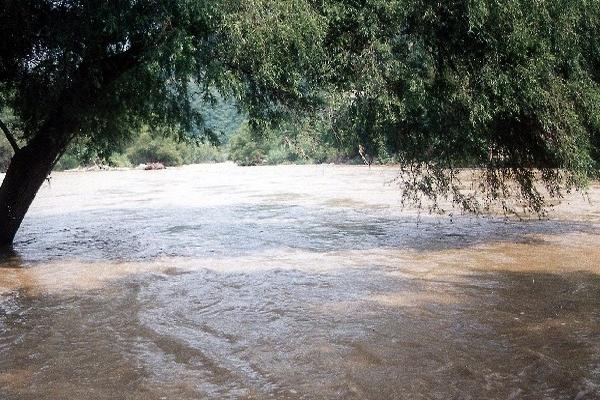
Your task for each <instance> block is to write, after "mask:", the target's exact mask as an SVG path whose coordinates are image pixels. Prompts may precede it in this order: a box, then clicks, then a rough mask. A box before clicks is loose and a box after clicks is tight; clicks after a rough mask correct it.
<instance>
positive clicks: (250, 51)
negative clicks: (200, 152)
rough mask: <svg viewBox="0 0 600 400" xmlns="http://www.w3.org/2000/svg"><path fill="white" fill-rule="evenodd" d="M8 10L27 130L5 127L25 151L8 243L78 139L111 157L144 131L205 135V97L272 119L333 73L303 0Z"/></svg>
mask: <svg viewBox="0 0 600 400" xmlns="http://www.w3.org/2000/svg"><path fill="white" fill-rule="evenodd" d="M1 4H2V8H1V10H0V37H2V38H3V40H2V42H1V43H0V109H2V110H4V109H10V110H11V112H12V113H14V115H15V117H16V122H15V123H13V124H11V126H10V127H9V126H8V125H7V124H6V123H4V122H2V123H0V128H1V129H2V131H3V132H4V134H5V135H6V137H7V138H8V140H9V142H10V144H11V146H12V148H13V150H14V156H13V157H12V160H11V162H10V165H9V167H8V170H7V172H6V176H5V178H4V181H3V182H2V186H1V187H0V227H1V231H0V245H10V244H11V243H12V241H13V239H14V236H15V234H16V232H17V230H18V228H19V226H20V224H21V222H22V220H23V218H24V216H25V214H26V212H27V210H28V208H29V206H30V204H31V202H32V201H33V199H34V197H35V195H36V193H37V191H38V189H39V187H40V186H41V184H42V183H43V181H44V179H45V178H46V176H47V175H48V173H49V172H50V171H51V169H52V167H53V165H54V164H55V163H56V161H57V160H58V159H59V157H60V156H61V154H62V153H63V152H64V151H65V149H66V147H67V145H68V144H69V143H70V142H71V141H72V140H73V139H74V138H80V137H82V136H86V137H87V139H89V140H88V142H89V143H91V145H94V146H98V147H99V148H103V149H108V148H110V147H111V144H114V143H118V142H119V141H120V140H122V139H123V138H124V137H126V136H127V134H128V133H129V132H131V131H132V130H135V129H137V128H139V126H140V125H141V124H142V123H146V124H150V125H152V126H156V125H161V126H170V127H173V126H180V127H182V128H185V130H188V131H190V130H194V126H201V125H202V114H201V112H199V111H198V110H196V109H194V107H192V103H193V99H194V98H196V99H197V98H198V96H201V97H203V98H204V99H205V100H207V101H209V100H210V98H211V96H213V95H214V91H215V90H216V91H218V92H220V93H222V94H223V95H224V97H233V98H236V100H237V102H238V103H239V104H240V105H242V106H244V107H246V108H247V109H248V111H249V112H250V117H251V120H252V121H259V120H263V119H268V118H269V117H271V116H273V117H274V116H276V115H277V113H278V110H279V109H280V107H283V106H284V105H290V104H298V105H302V104H308V103H309V102H310V101H309V100H310V98H311V87H312V85H311V83H312V82H313V81H315V79H318V78H319V76H320V75H321V74H320V73H319V71H317V68H318V66H319V63H318V62H313V61H316V60H318V59H319V58H320V52H321V50H322V49H321V48H320V47H319V43H320V40H319V38H320V37H321V36H323V32H324V26H325V25H324V22H323V18H322V16H320V15H319V14H318V13H317V12H315V9H314V8H313V7H311V5H310V4H309V3H308V2H306V1H302V0H276V1H275V0H250V1H246V0H222V1H217V0H206V1H197V0H145V1H134V0H129V1H127V0H114V1H108V0H106V1H96V0H2V3H1ZM192 90H193V91H195V93H192ZM196 130H198V129H196ZM206 134H207V135H210V131H209V130H207V131H206ZM209 138H210V137H209Z"/></svg>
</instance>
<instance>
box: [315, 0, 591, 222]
mask: <svg viewBox="0 0 600 400" xmlns="http://www.w3.org/2000/svg"><path fill="white" fill-rule="evenodd" d="M327 4H328V5H327V6H326V7H325V8H324V13H325V15H327V17H326V18H327V20H328V21H335V23H334V25H333V26H330V27H329V29H328V34H327V36H326V39H325V42H326V46H328V48H329V49H332V50H330V51H328V54H335V57H336V60H335V62H333V63H331V65H334V66H335V68H336V70H335V72H334V77H333V79H334V80H337V81H338V82H340V83H341V84H342V85H343V87H345V88H346V91H347V93H351V94H352V96H346V99H347V101H346V102H342V103H343V104H342V105H341V106H338V108H337V110H338V112H337V119H338V121H339V123H338V125H339V129H340V130H342V131H345V132H346V134H345V135H341V137H342V140H343V141H344V140H345V141H349V142H353V143H354V146H356V145H358V144H362V145H364V146H365V147H366V148H367V150H369V151H371V152H372V153H377V152H385V153H387V154H393V155H395V156H396V157H398V158H399V160H400V161H401V162H402V164H403V165H404V166H405V167H406V168H405V174H404V175H403V176H402V177H401V179H399V181H398V182H399V183H400V185H401V186H402V188H403V189H404V190H403V193H404V195H405V196H407V197H408V199H409V200H416V201H419V195H420V194H425V195H427V196H428V197H430V198H431V199H432V200H434V202H433V204H434V206H435V205H436V204H437V200H438V198H439V197H449V198H450V200H452V201H453V202H455V203H458V204H459V205H460V206H461V207H464V208H467V209H470V210H481V209H482V208H485V207H487V206H489V205H490V204H492V203H497V202H499V203H501V205H502V206H504V208H505V209H506V211H514V210H515V206H516V205H523V206H524V207H525V208H526V209H527V210H528V211H533V212H537V213H543V211H544V209H545V204H546V203H545V201H546V199H547V198H548V197H560V196H561V195H562V193H563V192H564V190H570V189H571V188H583V187H585V186H586V184H587V182H588V181H589V180H590V179H591V178H594V177H597V176H598V166H599V164H600V151H599V150H600V73H599V71H600V36H599V35H598V32H599V31H600V7H599V6H600V2H599V1H597V0H590V1H572V0H545V1H536V0H514V1H508V2H506V1H490V0H447V1H438V0H361V1H355V0H348V1H338V2H329V3H327ZM336 77H337V79H335V78H336ZM461 166H471V167H480V168H481V169H482V175H481V179H480V180H479V181H478V184H477V185H476V186H474V189H473V190H472V191H465V190H464V189H462V188H461V185H460V181H459V179H458V176H459V174H458V171H457V167H461ZM511 200H512V204H511Z"/></svg>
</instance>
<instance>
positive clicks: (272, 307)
mask: <svg viewBox="0 0 600 400" xmlns="http://www.w3.org/2000/svg"><path fill="white" fill-rule="evenodd" d="M395 173H396V172H395V170H394V169H393V168H371V169H368V168H366V167H339V166H280V167H256V168H238V167H235V166H232V165H227V164H226V165H208V166H190V167H184V168H172V169H168V170H165V171H106V172H87V173H75V172H64V173H55V174H54V179H53V180H52V185H51V187H50V186H48V185H47V184H46V185H45V186H44V187H43V189H42V190H41V192H40V194H39V196H38V198H37V199H36V201H35V203H34V205H33V206H32V208H31V210H30V213H29V215H28V217H27V218H26V220H25V222H24V224H23V226H22V229H21V231H20V233H19V235H18V238H17V242H16V246H15V253H14V254H11V255H9V256H5V257H4V258H3V259H2V261H0V398H1V399H7V400H8V399H36V400H37V399H85V400H90V399H144V400H149V399H200V398H223V399H263V398H285V399H314V398H323V399H326V398H327V399H329V398H331V399H336V398H337V399H511V398H514V399H597V398H600V188H599V187H598V186H594V187H592V189H591V191H590V196H589V198H590V200H591V203H590V202H588V201H587V200H586V199H584V198H583V197H581V196H580V195H573V196H570V197H568V198H567V199H565V201H564V202H563V203H562V204H561V205H560V206H559V207H558V209H557V210H556V212H554V213H553V215H552V218H551V219H550V220H545V221H539V220H537V219H533V220H530V221H523V222H515V221H512V222H506V221H504V220H503V219H501V218H472V217H466V216H456V215H455V216H454V217H453V218H450V217H431V216H426V215H422V216H421V217H419V216H418V215H417V213H416V212H414V211H413V210H402V208H401V206H400V194H399V192H398V189H397V188H396V187H395V186H394V185H392V184H389V182H390V181H391V180H392V179H393V177H394V176H395Z"/></svg>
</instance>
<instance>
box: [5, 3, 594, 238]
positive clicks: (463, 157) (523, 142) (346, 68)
mask: <svg viewBox="0 0 600 400" xmlns="http://www.w3.org/2000/svg"><path fill="white" fill-rule="evenodd" d="M1 4H2V9H1V12H0V36H1V37H2V38H3V41H2V42H0V108H1V109H2V112H3V114H2V115H5V114H6V113H7V112H8V113H9V114H10V115H11V119H10V121H8V122H7V121H4V122H3V123H2V126H0V128H2V130H3V131H4V132H5V134H6V136H7V138H8V139H9V141H10V143H11V146H12V147H13V149H14V150H15V156H14V157H13V160H12V162H11V165H10V166H9V169H8V172H7V175H6V178H5V179H4V182H3V185H2V188H0V209H1V210H0V220H1V221H0V222H2V223H3V224H4V227H3V229H4V230H5V231H6V232H8V233H6V234H3V235H2V237H0V239H1V240H0V241H2V242H10V241H12V238H13V237H14V232H16V229H18V226H19V224H20V220H21V219H22V217H23V215H24V214H25V212H26V211H27V208H28V207H29V204H30V202H31V200H32V199H33V196H35V193H36V192H37V189H38V188H39V185H41V182H43V179H44V178H45V176H46V174H47V173H48V172H49V171H50V169H51V168H52V165H53V164H54V163H55V162H56V160H57V159H58V158H59V157H60V155H61V154H62V152H63V151H64V150H65V148H66V146H67V145H68V144H69V143H70V142H71V141H72V140H73V139H74V138H82V137H83V138H86V143H89V144H90V145H91V146H97V147H98V148H101V149H102V148H110V147H111V146H114V145H115V144H118V143H120V142H122V141H123V140H125V138H126V137H127V136H128V134H129V133H130V132H132V130H135V129H139V127H140V126H141V125H142V124H146V125H150V126H156V125H160V126H161V127H170V128H172V131H173V132H174V133H176V132H181V131H191V130H194V131H196V132H200V134H201V135H204V136H205V137H206V138H207V139H210V138H211V137H212V134H211V130H210V129H205V124H203V113H202V109H199V108H198V107H196V106H195V105H197V104H198V102H199V99H200V100H201V102H210V101H212V100H213V98H214V97H215V93H218V94H219V96H222V97H223V98H226V99H232V100H234V101H235V103H236V104H237V105H238V106H239V107H240V108H242V109H243V110H244V112H246V113H248V116H249V118H250V122H251V124H250V125H251V126H252V127H253V128H254V130H255V131H260V130H261V128H264V126H265V122H268V121H274V120H278V119H279V120H280V119H284V118H288V119H289V118H300V117H302V118H309V119H310V118H311V116H314V115H318V116H319V121H322V120H323V119H327V120H328V121H329V123H328V124H326V126H329V127H330V128H331V132H329V133H330V134H331V133H333V134H334V136H335V137H336V140H338V141H339V142H341V143H347V144H349V145H358V144H360V145H363V146H364V147H365V148H366V149H367V151H368V152H370V153H372V154H374V153H384V152H385V153H387V154H392V155H394V156H395V157H396V158H397V159H398V160H400V161H401V162H402V165H404V166H406V167H407V168H406V169H405V171H406V172H407V173H408V174H407V175H405V176H403V177H402V179H401V180H400V181H399V182H401V184H402V186H403V188H404V189H405V191H404V193H405V194H406V196H408V198H412V199H417V197H418V196H417V195H418V194H419V193H424V194H426V195H428V196H430V197H432V198H433V199H434V200H436V199H437V198H438V197H439V196H442V197H444V196H449V197H450V198H451V200H452V201H454V202H455V203H458V204H460V205H461V206H463V207H465V208H469V209H480V208H481V206H482V204H481V203H480V200H479V199H480V198H481V197H479V196H477V195H475V193H476V192H482V193H483V197H482V198H483V199H488V200H489V201H492V202H493V201H504V200H503V199H506V198H517V199H519V201H521V200H522V201H524V204H525V205H526V206H527V207H529V208H530V209H532V210H534V211H538V212H539V211H540V210H542V209H543V206H544V197H543V196H542V191H543V190H545V192H546V193H547V194H549V195H550V196H559V195H560V194H561V190H564V189H567V190H568V189H569V188H572V187H576V188H581V187H584V186H585V184H586V183H587V182H588V181H589V179H590V178H593V177H594V176H596V173H597V171H598V160H599V158H600V156H599V154H600V152H599V147H600V134H599V131H600V109H599V107H600V101H599V100H600V86H599V83H600V72H599V71H600V39H599V38H598V35H597V32H599V28H600V7H599V5H600V4H599V2H598V0H577V1H574V0H544V1H539V0H513V1H507V2H498V1H491V0H450V1H444V2H440V1H433V0H203V1H198V0H168V1H166V0H112V1H109V0H104V1H103V0H1ZM461 166H472V167H480V168H482V170H483V171H484V174H483V178H482V180H481V185H480V186H477V188H475V190H473V191H465V190H461V189H460V186H459V184H458V183H457V180H456V177H457V176H458V175H457V173H456V168H457V167H461ZM23 181H25V182H27V184H25V185H22V184H20V183H19V182H21V183H22V182H23ZM538 182H540V183H541V186H539V185H537V183H538ZM483 205H484V206H485V204H483ZM505 206H506V205H505ZM506 207H508V206H506Z"/></svg>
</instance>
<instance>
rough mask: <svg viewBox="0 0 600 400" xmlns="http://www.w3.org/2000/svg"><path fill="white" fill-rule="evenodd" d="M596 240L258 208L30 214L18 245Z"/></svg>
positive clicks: (233, 250)
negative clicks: (545, 238)
mask: <svg viewBox="0 0 600 400" xmlns="http://www.w3.org/2000/svg"><path fill="white" fill-rule="evenodd" d="M574 232H585V233H593V234H600V227H599V226H598V225H594V224H590V223H585V222H572V221H551V220H547V221H543V220H542V221H539V220H534V221H525V222H514V221H510V222H507V221H505V220H503V219H500V218H475V217H459V218H457V217H455V218H453V219H452V220H450V219H448V218H442V217H427V216H425V217H421V218H416V217H414V216H394V215H392V214H390V213H387V214H386V212H385V211H381V210H378V211H374V210H370V209H367V210H362V209H335V208H325V207H306V206H298V205H282V204H278V203H273V204H259V205H235V206H221V207H206V208H169V209H164V208H160V209H157V208H136V209H123V208H115V209H105V208H103V209H99V210H91V211H89V212H77V213H62V214H57V215H51V216H43V217H42V216H36V215H30V216H28V217H27V219H26V220H25V222H24V224H23V227H22V228H21V231H20V232H19V234H18V236H17V240H16V242H15V247H14V248H15V249H16V250H17V251H19V252H20V253H21V254H22V255H23V257H24V259H25V261H40V260H49V259H60V258H64V257H67V258H71V257H75V258H83V259H97V260H104V259H109V260H146V259H153V258H157V257H163V256H193V257H202V256H208V255H210V256H220V255H227V256H231V255H245V254H250V253H252V252H258V251H265V250H271V249H290V250H294V249H299V250H304V251H314V252H327V251H335V250H350V249H355V250H364V249H371V248H398V249H412V250H417V251H435V250H445V249H460V248H465V247H469V246H474V245H478V244H484V243H494V242H509V243H510V242H513V243H514V242H517V243H529V242H531V241H536V240H537V241H539V240H540V239H539V238H535V237H532V236H533V235H536V234H544V235H564V234H567V233H574Z"/></svg>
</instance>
